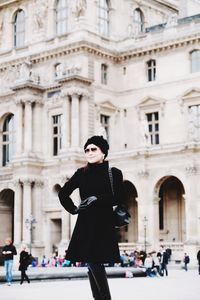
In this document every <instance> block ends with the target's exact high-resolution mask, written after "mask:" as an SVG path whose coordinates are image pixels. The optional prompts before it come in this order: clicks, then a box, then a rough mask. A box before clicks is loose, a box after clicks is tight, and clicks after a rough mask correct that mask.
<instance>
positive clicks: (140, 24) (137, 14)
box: [133, 8, 144, 34]
mask: <svg viewBox="0 0 200 300" xmlns="http://www.w3.org/2000/svg"><path fill="white" fill-rule="evenodd" d="M133 23H134V31H135V33H136V34H137V33H140V32H143V31H144V16H143V13H142V11H141V9H139V8H136V9H135V10H134V11H133Z"/></svg>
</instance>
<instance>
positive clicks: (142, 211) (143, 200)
mask: <svg viewBox="0 0 200 300" xmlns="http://www.w3.org/2000/svg"><path fill="white" fill-rule="evenodd" d="M138 175H139V177H140V178H139V182H140V191H139V192H138V194H139V195H140V196H139V197H138V199H137V201H138V243H139V244H141V247H142V248H143V249H144V244H145V228H144V218H145V217H146V219H147V224H146V245H147V249H148V245H149V244H150V240H151V238H152V232H151V230H152V228H151V227H152V217H153V213H152V210H153V205H152V199H149V198H148V197H147V195H149V193H148V188H147V187H148V181H147V179H148V176H149V173H148V171H146V170H145V169H141V170H140V171H139V172H138ZM151 242H152V241H151Z"/></svg>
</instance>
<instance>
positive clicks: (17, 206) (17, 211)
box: [14, 180, 24, 245]
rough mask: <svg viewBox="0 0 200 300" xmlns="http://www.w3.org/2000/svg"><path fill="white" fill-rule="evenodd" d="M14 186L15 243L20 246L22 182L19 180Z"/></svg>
mask: <svg viewBox="0 0 200 300" xmlns="http://www.w3.org/2000/svg"><path fill="white" fill-rule="evenodd" d="M14 186H15V198H14V243H15V244H16V245H19V244H20V243H21V241H22V185H21V183H20V181H19V180H17V181H15V183H14ZM23 225H24V224H23Z"/></svg>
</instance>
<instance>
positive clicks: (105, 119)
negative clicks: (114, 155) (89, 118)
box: [100, 115, 110, 141]
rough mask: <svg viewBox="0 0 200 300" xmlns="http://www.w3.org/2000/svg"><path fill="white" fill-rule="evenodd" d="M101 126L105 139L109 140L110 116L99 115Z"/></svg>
mask: <svg viewBox="0 0 200 300" xmlns="http://www.w3.org/2000/svg"><path fill="white" fill-rule="evenodd" d="M100 122H101V126H102V128H103V129H104V132H105V135H106V138H107V140H108V141H109V135H110V134H109V131H110V117H109V116H106V115H100Z"/></svg>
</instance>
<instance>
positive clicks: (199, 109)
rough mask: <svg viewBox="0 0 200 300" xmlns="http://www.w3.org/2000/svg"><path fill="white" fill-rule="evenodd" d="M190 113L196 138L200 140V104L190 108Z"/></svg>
mask: <svg viewBox="0 0 200 300" xmlns="http://www.w3.org/2000/svg"><path fill="white" fill-rule="evenodd" d="M189 113H190V116H191V117H192V123H193V131H194V134H193V135H194V136H195V138H196V139H197V140H200V104H198V105H192V106H190V107H189Z"/></svg>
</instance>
